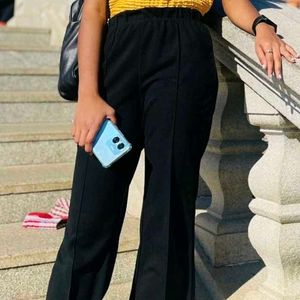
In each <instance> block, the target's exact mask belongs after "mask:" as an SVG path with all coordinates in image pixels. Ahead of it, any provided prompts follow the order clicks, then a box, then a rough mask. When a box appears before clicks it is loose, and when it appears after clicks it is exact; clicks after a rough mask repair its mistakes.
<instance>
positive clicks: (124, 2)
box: [108, 0, 214, 18]
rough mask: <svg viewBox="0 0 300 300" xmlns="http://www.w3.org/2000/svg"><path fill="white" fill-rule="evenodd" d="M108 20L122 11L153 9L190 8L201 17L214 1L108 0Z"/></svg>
mask: <svg viewBox="0 0 300 300" xmlns="http://www.w3.org/2000/svg"><path fill="white" fill-rule="evenodd" d="M108 1H109V10H110V18H111V17H113V16H114V15H116V14H117V13H119V12H121V11H124V10H131V9H139V8H144V7H148V6H154V7H174V6H177V7H190V8H194V9H197V10H199V11H200V13H201V14H202V15H204V14H205V13H207V12H208V11H209V9H210V8H211V6H212V4H213V1H214V0H108Z"/></svg>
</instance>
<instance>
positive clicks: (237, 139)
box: [195, 1, 300, 300]
mask: <svg viewBox="0 0 300 300" xmlns="http://www.w3.org/2000/svg"><path fill="white" fill-rule="evenodd" d="M255 5H256V6H257V8H258V9H259V10H260V13H262V14H264V15H266V16H268V17H269V18H271V19H272V20H274V21H275V22H276V23H277V24H278V34H279V35H281V36H282V37H283V38H284V39H285V40H286V41H287V42H288V43H290V44H291V45H292V46H294V48H295V49H296V50H297V51H298V52H300V34H299V32H298V29H299V28H300V10H297V9H294V8H291V7H288V6H286V5H285V4H284V3H283V2H280V1H272V2H271V1H255ZM212 24H214V25H212V26H211V28H210V31H211V34H212V39H213V43H214V49H215V56H216V59H217V63H218V67H219V77H220V85H219V95H218V105H217V107H216V112H215V116H214V122H213V128H212V132H211V136H210V141H209V144H208V147H207V149H206V153H205V155H204V157H203V159H202V163H201V168H200V175H201V177H202V179H203V180H204V181H205V183H206V184H207V186H208V187H209V189H210V191H211V195H212V201H211V205H210V206H209V207H208V209H207V211H206V212H202V213H199V214H198V215H197V216H196V227H195V228H196V253H195V254H196V273H197V279H198V280H199V283H198V285H199V284H201V285H202V288H203V289H202V290H207V291H208V295H209V298H211V299H251V300H253V299H255V300H257V299H300V184H299V182H300V106H299V105H300V84H299V80H300V65H299V64H300V61H299V60H298V63H296V64H293V65H291V64H290V63H288V62H287V61H285V60H284V61H283V81H280V80H277V79H276V78H275V77H273V78H269V77H268V76H267V75H266V72H265V71H264V70H263V69H262V67H261V66H260V63H259V61H258V58H257V56H256V53H255V48H254V37H253V36H252V35H250V34H247V33H245V32H244V31H242V30H240V29H239V28H237V27H235V26H234V25H233V24H232V23H231V22H230V20H229V19H228V18H227V17H223V18H222V19H219V20H216V19H215V20H214V22H212ZM200 192H201V191H200ZM252 213H253V214H254V215H252ZM202 290H201V289H199V291H197V293H198V295H197V299H205V297H204V296H203V295H204V292H203V293H202ZM206 299H207V296H206Z"/></svg>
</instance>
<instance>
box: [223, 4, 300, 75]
mask: <svg viewBox="0 0 300 300" xmlns="http://www.w3.org/2000/svg"><path fill="white" fill-rule="evenodd" d="M222 3H223V7H224V11H225V13H226V15H227V16H228V18H229V19H230V20H231V21H232V23H233V24H235V25H236V26H237V27H239V28H241V29H242V30H244V31H246V32H248V33H252V34H253V32H252V23H253V21H254V19H255V18H256V17H258V16H259V15H260V14H259V12H258V11H257V10H256V8H255V7H254V6H253V5H252V3H251V2H250V1H249V0H238V1H237V0H222ZM241 16H243V17H242V18H241ZM279 25H280V24H279ZM255 50H256V54H257V56H258V58H259V61H260V63H261V64H262V66H263V68H264V69H266V70H267V72H268V75H269V76H270V77H271V76H272V74H273V72H274V73H275V74H276V76H277V78H278V79H281V78H282V60H281V56H284V57H285V58H286V59H287V60H288V61H289V62H290V63H295V62H296V58H299V57H300V56H299V55H297V53H296V51H295V50H294V49H293V48H292V47H291V46H289V45H288V44H286V43H285V42H284V41H283V40H281V39H280V38H279V37H278V35H277V34H276V33H275V31H274V29H273V27H271V26H270V25H268V24H266V23H260V24H258V25H257V27H256V38H255ZM268 50H272V51H273V53H268Z"/></svg>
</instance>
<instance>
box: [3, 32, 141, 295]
mask: <svg viewBox="0 0 300 300" xmlns="http://www.w3.org/2000/svg"><path fill="white" fill-rule="evenodd" d="M49 40H50V31H49V30H45V29H24V28H8V27H7V28H1V29H0V112H1V113H0V244H1V247H0V299H1V300H12V299H27V300H29V299H44V298H45V293H46V288H47V283H48V280H49V276H50V272H51V269H52V266H53V262H54V261H55V258H56V254H57V250H58V247H59V245H60V242H61V240H62V237H63V234H64V230H65V229H64V228H62V229H59V230H54V229H53V230H45V229H44V230H43V229H26V228H23V227H22V226H21V222H22V221H23V219H24V217H25V214H26V213H27V212H30V211H49V209H50V207H51V206H52V205H53V204H54V201H55V200H56V198H57V197H63V196H64V197H69V196H70V188H71V183H72V174H73V168H74V159H75V150H76V147H75V144H74V142H73V140H72V139H71V134H70V130H71V119H72V116H73V109H74V105H75V104H74V103H72V102H68V101H66V100H63V99H61V98H60V96H59V95H58V93H57V75H58V60H59V49H57V48H53V47H51V46H47V45H48V44H49ZM138 225H139V221H138V219H137V218H135V217H132V216H130V215H129V214H127V216H126V218H125V223H124V226H123V229H122V234H121V239H120V244H119V251H118V256H117V262H116V266H115V269H114V274H113V278H112V281H111V286H110V288H109V291H108V293H107V297H106V298H105V299H107V300H109V299H114V300H118V299H120V300H121V299H122V300H126V299H128V293H129V291H130V286H131V280H132V274H133V268H134V262H135V259H136V250H137V247H138ZM99 300H100V299H99Z"/></svg>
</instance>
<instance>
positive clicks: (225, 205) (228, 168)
mask: <svg viewBox="0 0 300 300" xmlns="http://www.w3.org/2000/svg"><path fill="white" fill-rule="evenodd" d="M219 81H220V85H219V94H218V100H217V105H216V110H215V114H214V119H213V125H212V130H211V135H210V140H209V144H208V146H207V148H206V152H205V154H204V156H203V158H202V160H201V167H200V175H201V177H202V178H203V180H204V181H205V182H206V184H207V186H208V187H209V189H210V191H211V194H212V200H211V205H210V206H209V207H208V209H207V211H206V212H203V213H200V214H199V215H197V217H196V224H195V225H196V226H195V234H196V272H197V273H198V276H199V278H200V279H199V280H202V281H203V282H204V285H210V286H206V288H208V289H211V293H210V297H212V294H214V293H217V294H218V293H219V294H222V293H223V292H222V291H216V290H217V289H218V287H216V286H217V283H216V282H215V281H217V280H218V279H217V278H213V277H214V274H212V273H213V272H214V271H213V268H219V267H222V266H228V265H235V264H241V263H247V262H253V261H257V260H260V258H259V256H258V255H257V253H256V251H255V250H254V248H253V247H252V246H251V244H250V241H249V238H248V224H249V222H250V219H251V218H252V216H253V214H252V213H251V211H250V210H249V207H248V205H249V202H250V201H251V199H252V198H253V197H252V195H251V192H250V190H249V187H248V181H247V179H248V174H249V171H250V169H251V168H252V166H253V165H254V164H255V162H256V161H257V160H258V159H259V158H260V157H261V152H262V151H263V150H264V149H265V147H266V144H265V143H264V142H262V141H261V138H262V134H261V133H260V132H259V130H257V128H255V127H253V126H251V125H249V122H248V120H247V117H246V114H245V113H244V84H243V82H242V81H240V79H239V78H237V77H236V76H235V75H234V74H233V73H231V72H230V71H229V70H228V69H227V68H226V67H224V66H222V65H220V66H219ZM209 273H210V274H209ZM212 282H214V283H212ZM197 299H198V298H197ZM199 299H200V298H199ZM201 299H202V298H201ZM211 299H214V298H213V297H212V298H211Z"/></svg>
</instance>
